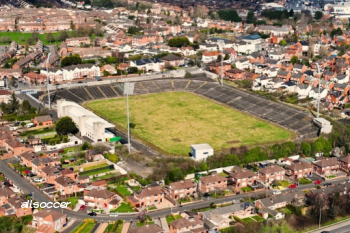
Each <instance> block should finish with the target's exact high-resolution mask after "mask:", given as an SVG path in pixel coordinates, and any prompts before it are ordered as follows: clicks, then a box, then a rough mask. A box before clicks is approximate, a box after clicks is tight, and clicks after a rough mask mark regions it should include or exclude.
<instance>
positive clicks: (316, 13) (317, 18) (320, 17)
mask: <svg viewBox="0 0 350 233" xmlns="http://www.w3.org/2000/svg"><path fill="white" fill-rule="evenodd" d="M322 17H323V13H322V11H316V12H315V19H316V20H320V19H322Z"/></svg>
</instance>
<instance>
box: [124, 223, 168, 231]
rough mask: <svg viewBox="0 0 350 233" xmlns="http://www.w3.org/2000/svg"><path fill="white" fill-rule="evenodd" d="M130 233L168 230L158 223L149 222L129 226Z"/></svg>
mask: <svg viewBox="0 0 350 233" xmlns="http://www.w3.org/2000/svg"><path fill="white" fill-rule="evenodd" d="M128 233H166V231H165V230H163V228H161V227H160V226H158V225H157V224H151V225H148V224H147V225H144V226H141V227H136V228H134V229H131V228H129V230H128Z"/></svg>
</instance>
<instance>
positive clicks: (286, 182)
mask: <svg viewBox="0 0 350 233" xmlns="http://www.w3.org/2000/svg"><path fill="white" fill-rule="evenodd" d="M280 185H281V186H282V187H285V188H286V187H288V186H289V185H291V183H289V182H288V181H286V180H282V181H281V182H280Z"/></svg>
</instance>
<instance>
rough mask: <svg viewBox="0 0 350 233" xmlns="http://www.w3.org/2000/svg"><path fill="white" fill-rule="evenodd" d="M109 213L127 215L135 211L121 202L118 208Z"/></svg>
mask: <svg viewBox="0 0 350 233" xmlns="http://www.w3.org/2000/svg"><path fill="white" fill-rule="evenodd" d="M110 212H118V213H127V212H135V210H134V209H133V208H132V206H129V205H128V204H126V203H125V202H122V203H121V204H120V206H119V207H118V208H116V209H114V210H111V211H110Z"/></svg>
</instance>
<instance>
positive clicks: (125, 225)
mask: <svg viewBox="0 0 350 233" xmlns="http://www.w3.org/2000/svg"><path fill="white" fill-rule="evenodd" d="M129 227H130V223H129V222H125V223H124V225H123V229H122V233H128V230H129Z"/></svg>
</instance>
